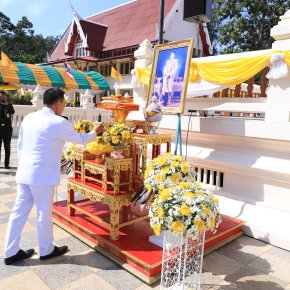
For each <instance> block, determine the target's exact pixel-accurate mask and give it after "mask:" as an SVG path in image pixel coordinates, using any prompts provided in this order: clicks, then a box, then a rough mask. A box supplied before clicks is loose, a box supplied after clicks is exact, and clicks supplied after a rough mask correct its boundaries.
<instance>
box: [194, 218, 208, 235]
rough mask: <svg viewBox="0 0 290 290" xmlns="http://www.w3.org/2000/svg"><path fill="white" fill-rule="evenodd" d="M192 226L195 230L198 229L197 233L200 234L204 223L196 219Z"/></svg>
mask: <svg viewBox="0 0 290 290" xmlns="http://www.w3.org/2000/svg"><path fill="white" fill-rule="evenodd" d="M194 224H195V225H196V227H197V229H198V231H199V232H201V231H202V230H204V228H205V224H204V221H203V220H201V219H196V220H195V221H194Z"/></svg>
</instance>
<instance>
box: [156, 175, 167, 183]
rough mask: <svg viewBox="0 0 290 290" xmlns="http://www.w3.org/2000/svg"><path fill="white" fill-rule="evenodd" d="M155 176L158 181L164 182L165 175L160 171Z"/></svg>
mask: <svg viewBox="0 0 290 290" xmlns="http://www.w3.org/2000/svg"><path fill="white" fill-rule="evenodd" d="M155 178H156V180H157V181H158V182H164V180H165V176H164V175H163V174H161V173H160V174H157V175H156V177H155Z"/></svg>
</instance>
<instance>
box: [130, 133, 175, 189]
mask: <svg viewBox="0 0 290 290" xmlns="http://www.w3.org/2000/svg"><path fill="white" fill-rule="evenodd" d="M162 144H166V152H170V151H171V135H170V134H153V135H150V134H133V164H134V167H133V172H134V180H138V181H139V183H140V182H141V183H142V182H143V177H144V173H145V170H146V166H147V158H148V149H149V148H148V147H149V145H152V159H153V158H155V157H157V156H158V155H160V154H161V145H162Z"/></svg>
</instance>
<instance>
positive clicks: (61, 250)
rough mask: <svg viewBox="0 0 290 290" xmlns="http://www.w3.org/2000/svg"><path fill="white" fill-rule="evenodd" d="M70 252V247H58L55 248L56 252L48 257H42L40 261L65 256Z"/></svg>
mask: <svg viewBox="0 0 290 290" xmlns="http://www.w3.org/2000/svg"><path fill="white" fill-rule="evenodd" d="M67 251H68V247H67V246H62V247H57V246H54V250H53V251H52V252H51V253H50V254H49V255H46V256H40V257H39V259H40V260H47V259H50V258H53V257H57V256H61V255H63V254H65V253H66V252H67Z"/></svg>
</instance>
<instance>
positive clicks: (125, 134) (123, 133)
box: [122, 131, 130, 139]
mask: <svg viewBox="0 0 290 290" xmlns="http://www.w3.org/2000/svg"><path fill="white" fill-rule="evenodd" d="M122 138H123V139H129V138H130V133H129V132H128V131H123V132H122Z"/></svg>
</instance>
